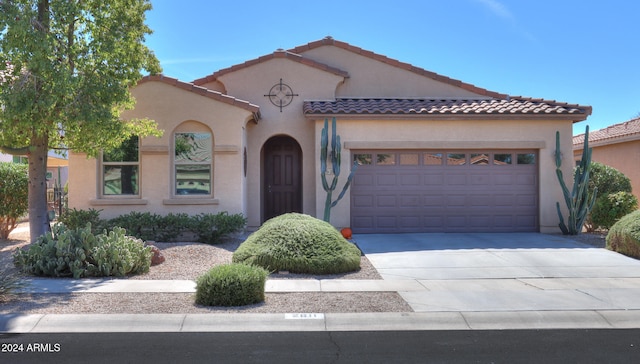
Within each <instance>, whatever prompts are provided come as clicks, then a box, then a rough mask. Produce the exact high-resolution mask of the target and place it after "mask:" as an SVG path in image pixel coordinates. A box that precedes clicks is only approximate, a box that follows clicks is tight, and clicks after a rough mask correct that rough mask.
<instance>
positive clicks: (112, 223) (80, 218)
mask: <svg viewBox="0 0 640 364" xmlns="http://www.w3.org/2000/svg"><path fill="white" fill-rule="evenodd" d="M100 211H102V210H94V209H89V210H76V209H72V210H68V211H67V212H65V213H64V214H63V215H62V216H61V217H60V220H59V221H60V222H61V223H63V224H64V225H65V226H67V227H68V228H69V229H79V228H82V227H84V226H86V225H87V223H90V224H91V226H92V227H93V228H92V232H93V233H94V234H97V233H100V232H102V231H103V230H105V229H107V230H112V229H114V228H116V227H121V228H123V229H125V230H126V232H127V235H130V236H134V237H136V238H138V239H142V240H145V241H150V240H153V241H166V242H168V241H175V240H176V239H178V237H179V236H180V234H182V233H195V234H196V236H197V239H198V241H199V242H201V243H208V244H216V243H219V242H220V239H222V238H223V237H224V236H226V235H228V234H231V233H233V232H236V231H238V230H241V229H242V228H244V226H245V225H246V223H247V220H246V219H245V217H244V216H243V215H242V214H234V215H229V214H228V213H227V212H220V213H218V214H199V215H195V216H189V215H187V214H184V213H178V214H173V213H169V214H167V215H165V216H162V215H158V214H152V213H150V212H136V211H132V212H130V213H128V214H125V215H120V216H118V217H116V218H113V219H110V220H103V219H101V218H100Z"/></svg>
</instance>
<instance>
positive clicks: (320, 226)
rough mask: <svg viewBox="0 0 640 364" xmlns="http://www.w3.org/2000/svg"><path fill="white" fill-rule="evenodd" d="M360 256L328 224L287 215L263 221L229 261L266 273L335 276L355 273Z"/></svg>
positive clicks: (308, 217)
mask: <svg viewBox="0 0 640 364" xmlns="http://www.w3.org/2000/svg"><path fill="white" fill-rule="evenodd" d="M360 255H361V253H360V250H359V249H358V248H357V247H356V246H355V245H353V244H351V243H350V242H348V241H347V240H346V239H345V238H344V237H342V235H341V234H340V232H339V231H338V230H336V229H335V228H334V227H333V226H331V225H330V224H329V223H327V222H324V221H322V220H319V219H316V218H314V217H311V216H309V215H303V214H296V213H291V214H284V215H281V216H278V217H275V218H273V219H271V220H269V221H267V222H265V223H264V224H263V225H262V226H261V227H260V229H258V230H257V231H256V232H254V233H253V234H251V235H250V236H249V237H248V238H247V240H246V241H244V242H243V243H242V244H241V245H240V246H239V247H238V249H237V250H236V251H235V252H234V253H233V262H237V263H246V264H254V265H258V266H261V267H264V268H265V269H267V270H269V271H280V270H283V271H290V272H292V273H310V274H335V273H344V272H351V271H356V270H358V269H359V268H360Z"/></svg>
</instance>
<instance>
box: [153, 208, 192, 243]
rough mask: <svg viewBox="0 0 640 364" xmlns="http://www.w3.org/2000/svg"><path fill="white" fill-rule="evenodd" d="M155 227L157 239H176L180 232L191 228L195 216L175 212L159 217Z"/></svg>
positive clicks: (155, 237) (155, 238)
mask: <svg viewBox="0 0 640 364" xmlns="http://www.w3.org/2000/svg"><path fill="white" fill-rule="evenodd" d="M156 223H157V226H156V228H155V236H154V239H153V240H155V241H174V240H176V239H177V238H178V236H180V233H182V232H183V231H187V230H190V229H191V225H192V224H193V218H192V217H190V216H189V215H187V214H173V213H169V214H168V215H165V216H161V217H158V220H157V222H156Z"/></svg>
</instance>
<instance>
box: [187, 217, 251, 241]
mask: <svg viewBox="0 0 640 364" xmlns="http://www.w3.org/2000/svg"><path fill="white" fill-rule="evenodd" d="M246 224H247V219H246V218H245V217H244V216H242V214H234V215H229V214H228V213H226V212H220V213H218V214H199V215H196V216H194V220H193V223H192V225H191V230H192V231H193V232H194V233H196V235H197V236H198V241H199V242H201V243H207V244H217V243H219V242H220V239H221V238H222V237H223V236H225V235H229V234H231V233H233V232H236V231H238V230H241V229H242V228H244V226H245V225H246Z"/></svg>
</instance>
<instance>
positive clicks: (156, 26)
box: [147, 0, 640, 134]
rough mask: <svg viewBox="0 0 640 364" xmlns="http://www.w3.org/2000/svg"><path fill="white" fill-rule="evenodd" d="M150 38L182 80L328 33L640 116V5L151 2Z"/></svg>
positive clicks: (598, 122)
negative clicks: (152, 32) (151, 31)
mask: <svg viewBox="0 0 640 364" xmlns="http://www.w3.org/2000/svg"><path fill="white" fill-rule="evenodd" d="M151 1H152V4H153V7H154V8H153V10H151V11H150V12H149V13H147V23H148V25H149V26H150V27H151V28H152V29H153V30H154V34H152V35H150V36H149V37H148V38H147V45H148V46H149V47H150V48H151V49H152V50H153V51H154V52H155V53H156V55H157V57H158V58H159V59H160V62H161V64H162V67H163V70H164V71H163V73H164V74H166V75H168V76H171V77H176V78H179V79H180V80H183V81H193V80H194V79H197V78H200V77H203V76H206V75H208V74H211V73H213V72H215V71H216V70H219V69H221V68H226V67H229V66H232V65H234V64H238V63H242V62H244V61H247V60H251V59H254V58H257V57H260V56H262V55H265V54H269V53H272V52H273V51H275V50H276V49H278V48H283V49H290V48H293V47H296V46H299V45H303V44H306V43H308V42H311V41H315V40H319V39H322V38H324V37H325V36H328V35H330V36H332V37H333V38H335V39H337V40H340V41H344V42H347V43H349V44H352V45H354V46H358V47H361V48H364V49H367V50H370V51H373V52H376V53H380V54H383V55H386V56H388V57H390V58H394V59H398V60H400V61H403V62H407V63H411V64H413V65H415V66H417V67H421V68H424V69H426V70H429V71H432V72H436V73H439V74H441V75H444V76H448V77H451V78H454V79H458V80H461V81H464V82H468V83H471V84H474V85H476V86H479V87H483V88H486V89H489V90H492V91H497V92H501V93H507V94H510V95H513V96H518V95H521V96H529V97H535V98H545V99H550V100H557V101H562V102H569V103H577V104H582V105H591V106H592V107H593V113H592V115H591V116H590V117H589V118H588V119H587V121H586V122H581V123H578V124H575V125H574V133H575V134H579V133H583V132H584V128H585V125H587V124H588V125H589V126H590V128H591V130H596V129H601V128H603V127H606V126H608V125H612V124H616V123H620V122H624V121H627V120H629V119H632V118H634V117H636V116H638V115H640V29H639V28H638V26H637V22H638V16H639V14H640V2H637V1H630V0H609V1H596V0H536V1H523V0H447V1H436V0H395V1H377V0H369V1H360V0H337V1H335V0H323V1H304V0H278V1H273V0H271V1H240V0H237V1H222V0H180V1H178V0H151Z"/></svg>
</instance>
